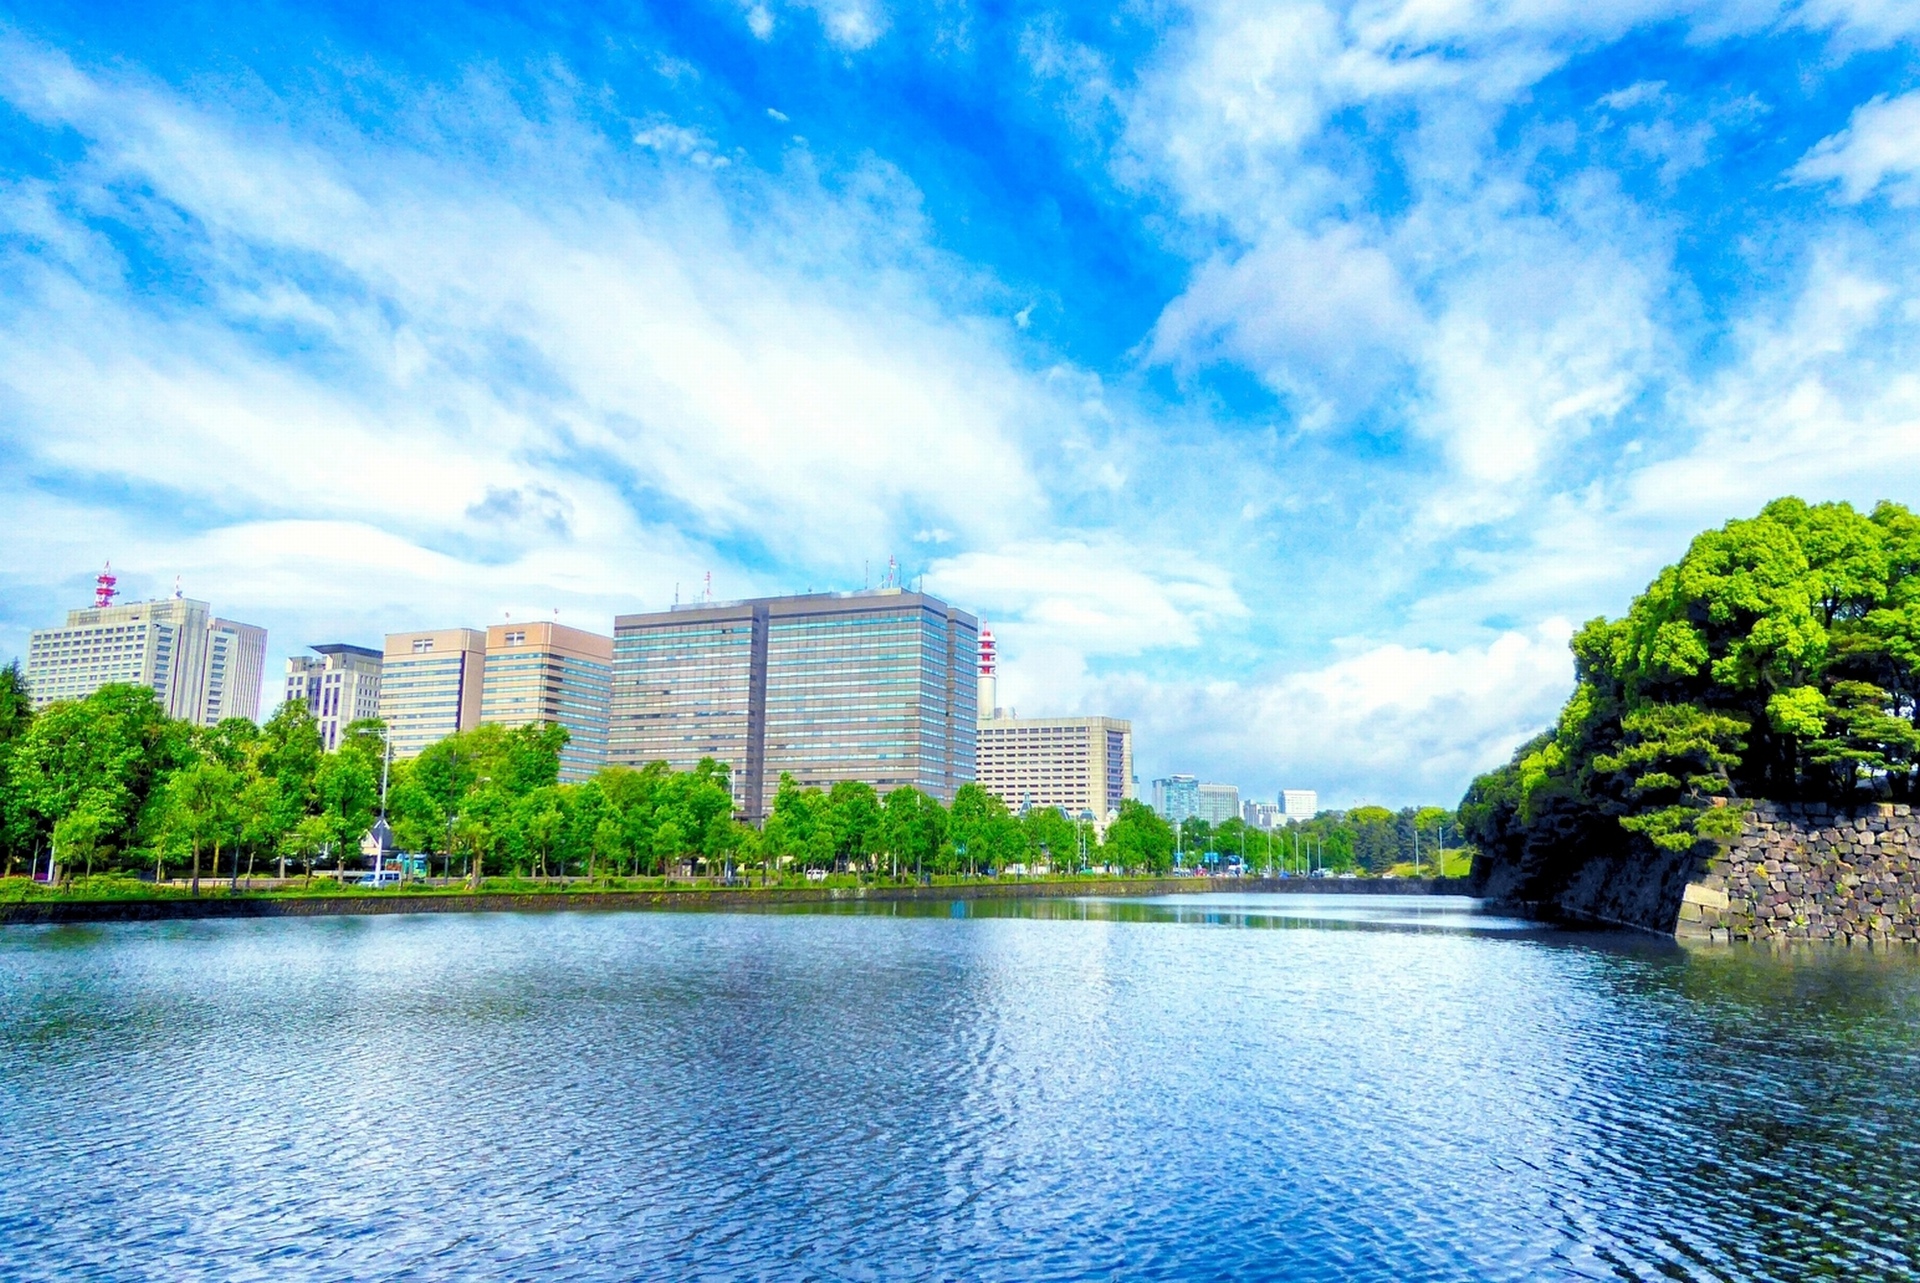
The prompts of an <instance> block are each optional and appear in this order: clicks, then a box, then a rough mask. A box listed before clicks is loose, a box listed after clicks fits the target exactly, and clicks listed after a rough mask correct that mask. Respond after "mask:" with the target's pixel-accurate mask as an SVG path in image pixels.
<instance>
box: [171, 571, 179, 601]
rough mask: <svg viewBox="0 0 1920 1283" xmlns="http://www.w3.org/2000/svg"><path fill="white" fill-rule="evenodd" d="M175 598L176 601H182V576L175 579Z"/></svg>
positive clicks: (176, 576)
mask: <svg viewBox="0 0 1920 1283" xmlns="http://www.w3.org/2000/svg"><path fill="white" fill-rule="evenodd" d="M173 598H174V600H175V601H178V600H179V599H180V576H178V575H175V576H174V577H173Z"/></svg>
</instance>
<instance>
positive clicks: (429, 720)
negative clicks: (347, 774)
mask: <svg viewBox="0 0 1920 1283" xmlns="http://www.w3.org/2000/svg"><path fill="white" fill-rule="evenodd" d="M486 665H487V635H486V633H484V632H483V631H481V630H480V629H478V628H440V629H429V630H428V631H426V632H415V633H388V634H387V641H386V654H385V656H384V658H383V659H382V661H381V673H380V720H381V721H383V722H385V723H386V724H387V736H388V738H389V739H391V740H392V742H393V755H394V756H395V757H403V758H404V757H418V756H419V755H420V753H421V752H422V751H423V750H425V749H426V748H427V747H428V746H429V745H433V744H437V743H439V742H440V741H441V740H443V739H445V738H446V737H447V736H449V735H451V734H453V733H454V732H455V731H470V730H472V729H473V728H474V727H476V726H478V725H479V724H480V692H481V685H482V681H483V676H482V674H483V673H484V672H485V670H486Z"/></svg>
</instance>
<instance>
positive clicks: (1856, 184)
mask: <svg viewBox="0 0 1920 1283" xmlns="http://www.w3.org/2000/svg"><path fill="white" fill-rule="evenodd" d="M1790 177H1792V178H1794V179H1795V180H1797V181H1799V182H1802V183H1829V182H1831V183H1838V184H1839V185H1840V190H1839V198H1840V199H1841V200H1842V201H1844V202H1846V203H1848V204H1858V203H1859V202H1860V201H1863V200H1865V199H1866V198H1867V197H1869V196H1871V195H1873V194H1874V193H1875V192H1876V191H1879V190H1880V189H1881V188H1882V187H1883V186H1884V187H1885V188H1886V192H1887V198H1888V200H1890V201H1891V202H1892V203H1893V204H1895V205H1901V206H1911V205H1915V204H1920V91H1917V92H1914V93H1910V94H1905V95H1903V96H1901V97H1898V98H1888V97H1886V96H1885V95H1884V94H1883V95H1881V96H1880V97H1878V98H1875V99H1874V100H1873V101H1872V102H1869V103H1867V104H1865V105H1864V106H1862V107H1860V108H1859V109H1858V110H1856V111H1855V112H1854V113H1853V118H1852V119H1851V120H1850V121H1848V123H1847V127H1846V128H1845V129H1843V130H1841V131H1840V132H1839V133H1837V134H1834V135H1832V136H1831V137H1828V138H1823V139H1821V140H1820V141H1819V142H1818V143H1817V144H1815V146H1814V148H1813V150H1811V151H1809V152H1808V153H1807V154H1806V155H1805V156H1804V157H1802V158H1801V160H1800V163H1799V164H1797V165H1795V166H1794V167H1793V169H1792V171H1791V173H1790Z"/></svg>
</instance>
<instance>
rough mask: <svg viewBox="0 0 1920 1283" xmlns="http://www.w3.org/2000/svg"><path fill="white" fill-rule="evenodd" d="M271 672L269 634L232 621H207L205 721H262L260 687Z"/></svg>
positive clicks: (202, 719) (203, 718)
mask: <svg viewBox="0 0 1920 1283" xmlns="http://www.w3.org/2000/svg"><path fill="white" fill-rule="evenodd" d="M266 669H267V630H266V629H264V628H259V627H256V626H254V625H253V624H239V623H235V622H234V621H233V620H231V619H209V620H208V621H207V682H206V690H207V694H206V700H205V702H204V703H203V704H202V706H201V710H202V711H201V714H200V719H201V721H202V722H203V723H204V724H206V725H208V726H218V725H219V724H220V723H221V722H223V721H225V720H226V719H227V718H229V717H244V718H246V719H247V720H248V721H249V722H254V721H258V720H259V719H260V683H261V680H262V679H263V678H264V677H265V676H266Z"/></svg>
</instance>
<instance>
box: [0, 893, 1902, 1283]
mask: <svg viewBox="0 0 1920 1283" xmlns="http://www.w3.org/2000/svg"><path fill="white" fill-rule="evenodd" d="M0 1037H3V1041H0V1047H4V1057H0V1217H4V1225H5V1230H6V1232H5V1236H4V1239H3V1240H0V1278H4V1279H7V1280H12V1279H20V1280H37V1279H72V1278H98V1279H147V1278H164V1279H223V1280H224V1279H253V1278H261V1279H265V1278H273V1279H286V1278H307V1279H355V1280H360V1279H387V1278H392V1279H400V1278H407V1279H415V1278H424V1279H468V1278H474V1277H508V1278H527V1279H536V1278H537V1279H592V1280H600V1279H628V1278H676V1279H677V1278H716V1279H717V1278H780V1279H786V1278H835V1279H839V1278H846V1279H882V1278H885V1279H896V1278H904V1279H956V1278H968V1279H1022V1280H1027V1279H1102V1278H1114V1279H1119V1278H1125V1279H1213V1278H1218V1279H1227V1278H1234V1279H1240V1278H1263V1277H1264V1278H1290V1279H1308V1280H1316V1279H1382V1280H1385V1279H1396V1280H1440V1279H1447V1280H1452V1279H1475V1280H1481V1279H1486V1280H1501V1279H1536V1278H1570V1279H1601V1278H1645V1279H1654V1278H1660V1279H1702V1280H1705V1279H1782V1280H1786V1279H1802V1278H1807V1277H1810V1276H1841V1277H1869V1276H1870V1277H1878V1278H1920V1257H1917V1256H1916V1247H1915V1244H1916V1243H1920V1108H1917V1107H1920V963H1916V961H1915V960H1914V959H1913V958H1911V957H1908V956H1904V955H1903V956H1894V957H1887V956H1884V955H1875V956H1860V955H1854V954H1844V953H1842V954H1804V955H1794V956H1788V957H1776V956H1773V955H1769V954H1765V953H1762V952H1759V951H1751V950H1731V949H1729V950H1719V951H1714V952H1710V953H1698V954H1689V953H1686V952H1683V951H1680V950H1678V949H1674V948H1669V947H1661V946H1657V945H1653V944H1649V943H1646V942H1633V941H1622V940H1618V939H1615V938H1611V937H1565V936H1558V935H1554V934H1551V933H1544V932H1541V931H1538V930H1535V929H1532V928H1529V927H1527V926H1525V925H1524V924H1519V923H1513V922H1509V921H1505V920H1500V919H1493V918H1487V917H1484V916H1481V915H1477V914H1475V913H1474V912H1473V911H1472V910H1471V908H1470V906H1466V905H1463V904H1459V903H1434V902H1431V901H1424V902H1420V901H1416V902H1399V901H1382V900H1367V901H1361V900H1359V899H1355V900H1339V899H1331V898H1320V897H1299V896H1292V897H1286V896H1276V897H1218V898H1210V897H1209V898H1200V897H1181V898H1179V899H1177V900H1171V901H1167V902H1125V901H1119V902H1116V901H1075V902H1020V903H1017V904H1013V903H1008V904H999V905H993V904H974V905H970V906H965V907H964V908H962V909H960V910H958V911H957V912H956V911H955V910H953V909H952V908H950V907H949V906H906V907H901V906H879V907H875V908H869V909H865V910H856V911H845V910H836V911H832V912H822V913H807V914H800V913H769V914H736V915H724V914H711V915H709V914H682V913H653V914H645V913H635V914H617V915H616V914H608V915H600V914H580V915H538V916H526V917H519V916H513V915H499V916H472V917H462V916H438V915H435V916H431V917H421V918H414V919H409V918H395V919H366V920H354V919H341V920H334V921H310V922H303V921H284V922H230V923H183V924H153V925H137V926H125V927H114V928H105V929H94V928H89V929H73V928H68V929H10V930H9V931H8V932H6V933H4V934H0Z"/></svg>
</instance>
